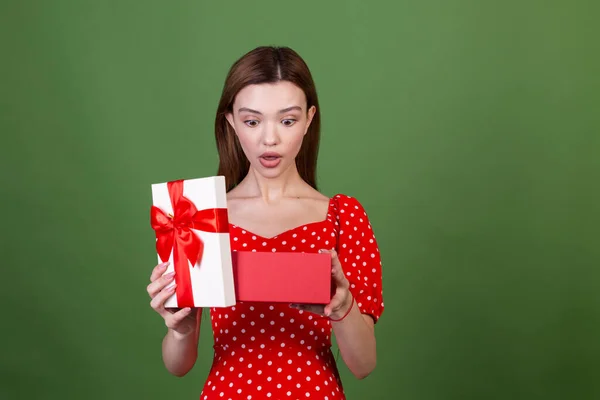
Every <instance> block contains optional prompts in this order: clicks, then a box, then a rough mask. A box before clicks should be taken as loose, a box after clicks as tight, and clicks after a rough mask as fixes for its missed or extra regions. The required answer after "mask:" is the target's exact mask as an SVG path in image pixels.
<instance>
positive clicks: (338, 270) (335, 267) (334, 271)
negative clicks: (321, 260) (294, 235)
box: [319, 249, 348, 288]
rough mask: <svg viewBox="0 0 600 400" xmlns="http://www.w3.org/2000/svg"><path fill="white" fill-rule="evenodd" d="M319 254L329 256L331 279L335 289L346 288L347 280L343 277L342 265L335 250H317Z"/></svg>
mask: <svg viewBox="0 0 600 400" xmlns="http://www.w3.org/2000/svg"><path fill="white" fill-rule="evenodd" d="M319 252H321V253H329V254H331V277H332V279H333V282H334V283H335V286H336V287H343V288H345V287H347V286H348V280H347V279H346V277H345V276H344V271H343V269H342V263H341V262H340V259H339V257H338V255H337V252H336V251H335V249H331V250H325V249H323V250H319Z"/></svg>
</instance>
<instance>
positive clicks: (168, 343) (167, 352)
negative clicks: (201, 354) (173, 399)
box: [162, 308, 202, 377]
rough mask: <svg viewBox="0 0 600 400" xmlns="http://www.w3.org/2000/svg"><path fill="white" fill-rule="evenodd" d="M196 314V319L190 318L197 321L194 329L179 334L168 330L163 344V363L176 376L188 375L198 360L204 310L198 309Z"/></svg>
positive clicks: (173, 330)
mask: <svg viewBox="0 0 600 400" xmlns="http://www.w3.org/2000/svg"><path fill="white" fill-rule="evenodd" d="M195 314H196V315H195V318H194V317H193V316H190V317H189V318H192V319H193V320H195V321H194V324H193V326H192V329H189V330H188V331H187V332H186V331H183V332H179V331H177V330H175V329H171V328H168V329H167V334H166V335H165V337H164V339H163V342H162V357H163V362H164V364H165V367H166V368H167V370H168V371H169V372H170V373H171V374H173V375H175V376H179V377H181V376H184V375H186V374H187V373H188V372H189V371H190V370H191V369H192V368H193V367H194V364H195V363H196V360H197V358H198V340H199V337H200V321H201V317H202V309H201V308H198V309H197V310H196V311H195ZM184 318H188V317H184Z"/></svg>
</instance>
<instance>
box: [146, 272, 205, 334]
mask: <svg viewBox="0 0 600 400" xmlns="http://www.w3.org/2000/svg"><path fill="white" fill-rule="evenodd" d="M168 265H169V263H168V262H166V263H162V264H158V265H157V266H156V267H154V269H153V270H152V274H151V275H150V284H149V285H148V287H147V291H148V294H149V295H150V298H151V299H152V300H151V301H150V306H151V307H152V309H154V311H156V312H157V313H158V314H159V315H160V316H161V317H163V319H164V320H165V325H166V326H167V328H169V329H171V330H172V331H174V332H175V333H176V334H178V335H181V336H185V335H188V334H189V333H192V332H193V331H194V329H195V326H196V313H193V312H192V309H191V308H189V307H186V308H183V309H177V308H165V301H166V300H167V299H168V298H169V297H171V296H172V295H173V293H175V287H176V284H173V285H171V286H169V287H168V288H166V286H167V285H168V284H169V283H171V282H172V281H173V279H174V277H175V271H173V272H171V273H169V274H166V275H163V274H164V272H165V271H166V269H167V266H168Z"/></svg>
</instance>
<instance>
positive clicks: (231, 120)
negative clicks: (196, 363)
mask: <svg viewBox="0 0 600 400" xmlns="http://www.w3.org/2000/svg"><path fill="white" fill-rule="evenodd" d="M225 118H227V122H229V125H231V128H232V129H233V130H234V131H235V127H234V126H233V113H230V112H228V113H227V114H225Z"/></svg>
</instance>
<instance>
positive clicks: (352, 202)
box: [331, 193, 367, 218]
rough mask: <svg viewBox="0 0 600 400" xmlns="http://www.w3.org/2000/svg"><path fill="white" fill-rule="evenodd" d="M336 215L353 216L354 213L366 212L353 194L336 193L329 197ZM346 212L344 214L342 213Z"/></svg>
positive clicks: (364, 213) (362, 213)
mask: <svg viewBox="0 0 600 400" xmlns="http://www.w3.org/2000/svg"><path fill="white" fill-rule="evenodd" d="M331 201H332V203H333V207H334V210H335V212H336V215H337V216H338V218H339V217H347V216H351V217H353V216H355V214H361V215H365V216H366V214H367V212H366V210H365V208H364V207H363V205H362V204H361V202H360V201H359V200H358V199H357V198H356V197H353V196H350V195H347V194H343V193H338V194H336V195H334V196H333V197H332V198H331ZM344 214H346V215H344Z"/></svg>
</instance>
